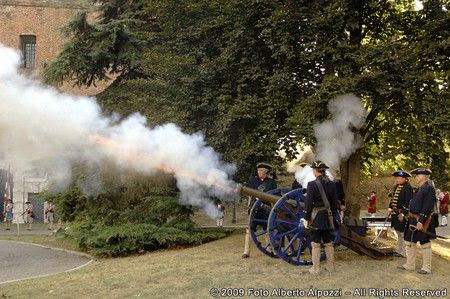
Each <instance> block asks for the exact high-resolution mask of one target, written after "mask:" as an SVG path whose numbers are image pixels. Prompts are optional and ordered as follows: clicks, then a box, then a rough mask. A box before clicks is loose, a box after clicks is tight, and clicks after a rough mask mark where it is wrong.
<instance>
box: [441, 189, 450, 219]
mask: <svg viewBox="0 0 450 299" xmlns="http://www.w3.org/2000/svg"><path fill="white" fill-rule="evenodd" d="M448 199H449V196H448V192H442V197H441V198H439V213H440V214H441V224H440V225H441V226H447V223H448V220H447V217H448Z"/></svg>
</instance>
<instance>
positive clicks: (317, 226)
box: [305, 161, 340, 275]
mask: <svg viewBox="0 0 450 299" xmlns="http://www.w3.org/2000/svg"><path fill="white" fill-rule="evenodd" d="M311 167H312V169H313V170H314V176H315V177H316V179H315V180H314V181H312V182H309V183H308V186H307V188H306V199H305V210H306V215H305V220H306V222H305V224H306V225H305V226H306V227H308V226H309V227H310V228H311V233H310V234H311V237H310V239H311V247H312V252H311V255H312V262H313V266H312V268H311V269H309V273H311V274H313V275H318V274H320V244H321V243H323V244H324V246H325V254H326V256H327V261H326V265H325V268H326V269H327V270H328V271H329V272H333V271H334V247H333V239H334V236H333V234H332V233H333V230H334V228H335V227H336V226H338V225H339V224H340V223H339V222H340V221H335V220H336V219H339V217H338V209H337V204H338V199H337V194H336V185H335V183H334V182H333V181H331V180H330V179H329V178H328V177H327V175H326V174H325V171H326V169H328V168H329V167H328V166H327V165H326V164H325V163H323V162H322V161H316V162H314V163H313V164H312V165H311ZM322 191H323V192H322Z"/></svg>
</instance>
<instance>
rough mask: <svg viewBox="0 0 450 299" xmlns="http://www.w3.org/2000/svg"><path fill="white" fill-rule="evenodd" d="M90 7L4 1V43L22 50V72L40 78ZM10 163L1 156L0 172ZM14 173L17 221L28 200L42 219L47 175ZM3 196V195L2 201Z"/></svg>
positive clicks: (0, 14) (78, 2)
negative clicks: (72, 24)
mask: <svg viewBox="0 0 450 299" xmlns="http://www.w3.org/2000/svg"><path fill="white" fill-rule="evenodd" d="M87 7H88V4H87V1H86V0H0V44H3V45H5V46H8V47H11V48H16V49H18V50H19V51H20V52H21V53H22V57H23V61H22V65H21V68H22V71H23V72H27V73H30V74H31V75H34V76H35V77H36V78H37V79H40V78H42V73H43V68H44V66H45V65H46V64H48V63H50V61H51V60H52V59H53V58H55V57H56V56H57V55H58V53H59V51H60V50H61V48H62V46H63V44H64V37H63V36H62V34H61V31H60V29H61V28H62V27H64V25H65V24H66V23H67V22H68V21H69V20H70V19H71V18H72V17H73V16H74V15H75V14H76V13H78V12H79V11H80V10H83V9H86V8H87ZM0 67H1V66H0ZM107 85H108V83H104V84H98V86H97V87H89V88H79V87H73V86H72V85H71V84H68V83H66V84H63V85H62V86H61V87H59V89H60V90H61V91H63V92H67V93H72V94H76V95H95V94H97V93H99V92H100V91H102V90H103V89H104V88H106V86H107ZM9 162H10V161H9ZM9 162H8V161H2V153H0V170H1V169H3V170H5V169H9V167H8V165H9ZM11 172H12V175H13V177H14V184H11V185H14V188H13V190H11V192H10V194H9V195H8V196H9V197H10V198H13V201H14V217H15V218H14V222H23V216H21V214H22V211H23V204H24V203H25V202H26V201H27V200H30V201H31V202H32V203H33V204H34V206H35V209H36V208H37V209H38V210H39V211H37V214H38V216H39V217H41V218H42V217H43V204H42V202H40V201H39V200H38V199H37V195H38V194H39V193H40V192H42V191H43V190H44V189H45V188H46V185H47V177H46V175H45V174H40V175H32V174H27V173H26V172H23V171H19V170H18V169H15V170H14V169H11ZM0 187H4V186H0ZM0 189H1V188H0ZM3 195H4V194H0V199H1V197H3ZM0 205H1V206H2V205H3V203H2V202H0ZM1 210H2V207H0V211H1ZM41 220H42V219H41Z"/></svg>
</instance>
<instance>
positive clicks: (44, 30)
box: [0, 0, 108, 95]
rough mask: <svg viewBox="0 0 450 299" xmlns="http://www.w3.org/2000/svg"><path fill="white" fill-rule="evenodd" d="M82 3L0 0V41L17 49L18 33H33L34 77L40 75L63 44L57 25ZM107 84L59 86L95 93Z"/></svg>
mask: <svg viewBox="0 0 450 299" xmlns="http://www.w3.org/2000/svg"><path fill="white" fill-rule="evenodd" d="M83 5H85V4H84V1H82V0H79V1H76V0H15V1H13V0H0V43H1V44H3V45H5V46H8V47H12V48H17V49H20V36H21V35H28V34H30V35H35V36H36V69H35V70H34V72H35V75H36V77H37V78H41V76H42V70H43V67H44V66H45V65H46V64H48V63H49V62H50V61H51V60H52V59H53V58H54V57H56V56H57V55H58V53H59V51H60V49H61V47H62V45H63V44H64V39H63V37H62V36H61V32H60V29H61V28H62V27H63V26H64V25H65V24H66V23H67V22H68V21H69V20H70V19H71V18H72V17H73V16H74V14H76V13H77V12H78V11H79V10H81V9H83V7H86V6H83ZM107 85H108V83H104V84H99V85H98V86H97V87H90V88H78V87H72V85H71V84H68V83H66V84H64V85H63V86H62V87H60V89H61V90H62V91H65V92H70V93H73V94H78V95H94V94H96V93H98V92H100V91H102V90H104V89H105V88H106V86H107Z"/></svg>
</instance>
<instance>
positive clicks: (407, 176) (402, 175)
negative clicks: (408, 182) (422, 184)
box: [392, 169, 411, 179]
mask: <svg viewBox="0 0 450 299" xmlns="http://www.w3.org/2000/svg"><path fill="white" fill-rule="evenodd" d="M392 176H396V177H397V176H401V177H402V178H405V179H406V178H409V177H410V176H411V175H410V174H409V173H407V172H406V171H404V170H402V169H399V170H397V171H395V172H394V173H393V174H392Z"/></svg>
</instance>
